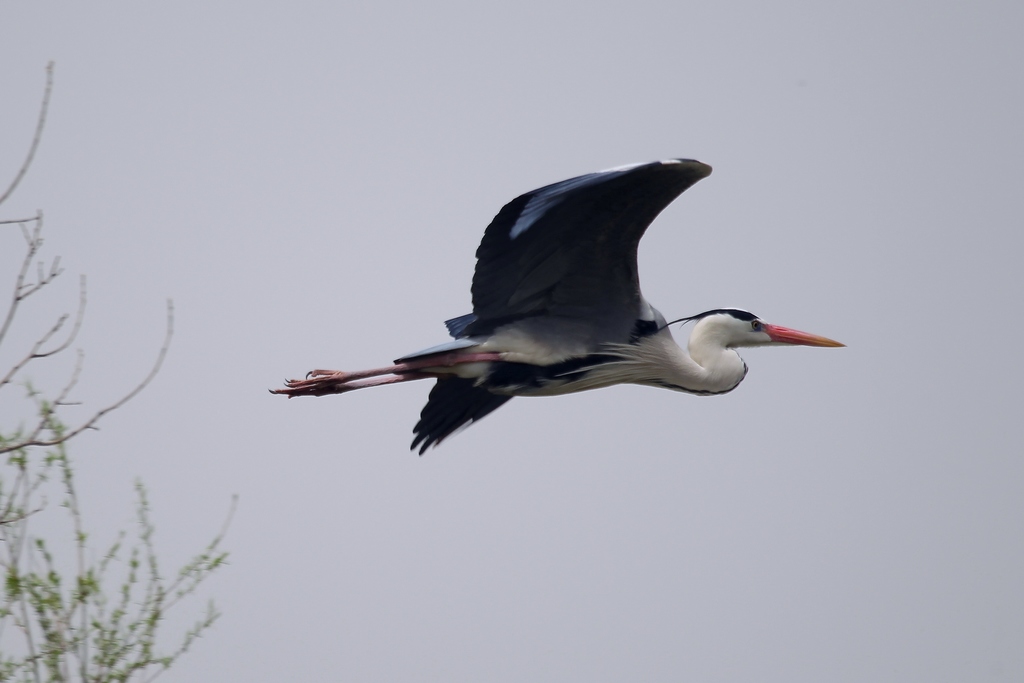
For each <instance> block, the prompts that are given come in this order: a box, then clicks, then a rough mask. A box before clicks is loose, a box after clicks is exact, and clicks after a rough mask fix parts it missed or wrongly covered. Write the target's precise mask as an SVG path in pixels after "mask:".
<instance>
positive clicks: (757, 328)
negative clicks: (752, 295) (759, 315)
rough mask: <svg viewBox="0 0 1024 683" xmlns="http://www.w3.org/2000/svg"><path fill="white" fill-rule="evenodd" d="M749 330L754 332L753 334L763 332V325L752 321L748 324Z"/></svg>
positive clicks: (758, 321)
mask: <svg viewBox="0 0 1024 683" xmlns="http://www.w3.org/2000/svg"><path fill="white" fill-rule="evenodd" d="M750 329H752V330H754V332H761V331H763V330H764V325H762V324H761V321H760V320H753V321H751V323H750Z"/></svg>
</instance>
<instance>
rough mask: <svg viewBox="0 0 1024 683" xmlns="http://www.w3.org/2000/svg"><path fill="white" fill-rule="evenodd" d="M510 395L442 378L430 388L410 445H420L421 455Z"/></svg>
mask: <svg viewBox="0 0 1024 683" xmlns="http://www.w3.org/2000/svg"><path fill="white" fill-rule="evenodd" d="M510 398H512V397H511V396H501V395H499V394H492V393H491V392H489V391H487V390H486V389H482V388H480V387H478V386H475V385H474V383H473V380H471V379H463V378H462V377H442V378H440V379H438V380H437V383H436V384H435V385H434V388H433V389H431V390H430V398H428V399H427V405H425V406H423V410H422V411H421V412H420V421H419V422H417V423H416V426H415V427H413V429H412V431H413V434H415V435H416V436H415V438H414V439H413V440H412V445H411V446H410V447H409V448H410V449H412V450H415V449H416V447H417V446H419V447H420V455H423V454H424V453H425V452H426V450H427V449H428V448H430V447H431V446H434V445H437V444H439V443H441V442H442V441H444V439H446V438H447V437H449V436H451V435H452V433H454V432H455V431H457V430H458V429H460V428H462V427H464V426H467V425H469V424H470V423H473V422H476V421H477V420H480V419H482V418H483V417H484V416H485V415H487V414H488V413H490V412H492V411H494V410H497V409H498V408H500V407H501V406H503V405H504V404H505V402H506V401H508V400H509V399H510ZM421 444H422V445H421Z"/></svg>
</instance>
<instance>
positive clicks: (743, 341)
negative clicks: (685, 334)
mask: <svg viewBox="0 0 1024 683" xmlns="http://www.w3.org/2000/svg"><path fill="white" fill-rule="evenodd" d="M691 320H692V321H696V324H695V325H694V327H693V332H692V333H691V334H690V341H691V345H692V344H693V343H694V342H695V341H697V340H699V343H700V344H701V345H702V346H712V345H713V346H720V347H722V348H727V349H735V348H739V347H742V346H776V345H787V346H846V345H845V344H841V343H840V342H837V341H834V340H832V339H828V338H827V337H819V336H818V335H816V334H809V333H807V332H800V331H799V330H792V329H790V328H788V327H782V326H781V325H772V324H770V323H766V322H764V321H763V320H761V319H760V318H758V317H757V316H756V315H754V314H753V313H750V312H749V311H744V310H741V309H738V308H716V309H714V310H711V311H705V312H704V313H699V314H697V315H694V316H691V317H689V318H681V319H680V320H678V321H676V322H687V321H691Z"/></svg>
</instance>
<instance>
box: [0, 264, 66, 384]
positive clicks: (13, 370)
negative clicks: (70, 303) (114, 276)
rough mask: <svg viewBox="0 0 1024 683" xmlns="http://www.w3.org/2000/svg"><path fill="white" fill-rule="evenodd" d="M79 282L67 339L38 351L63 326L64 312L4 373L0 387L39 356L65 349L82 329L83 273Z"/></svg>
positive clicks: (0, 338)
mask: <svg viewBox="0 0 1024 683" xmlns="http://www.w3.org/2000/svg"><path fill="white" fill-rule="evenodd" d="M79 283H80V284H79V295H78V312H77V313H76V314H75V324H74V326H73V327H72V328H71V332H70V333H69V334H68V336H67V339H65V340H64V341H63V342H61V343H60V344H59V345H57V346H56V347H54V348H52V349H50V350H49V351H40V349H41V348H42V347H43V345H45V344H46V342H48V341H49V340H50V338H51V337H53V336H54V335H55V334H57V332H59V331H60V329H61V328H62V327H63V326H64V323H66V322H67V320H68V314H67V313H65V314H64V315H62V316H61V317H59V318H57V322H55V323H54V324H53V327H51V328H50V329H49V330H48V331H47V332H46V333H45V334H44V335H43V336H42V337H40V338H39V339H37V340H36V341H35V343H34V344H33V345H32V348H31V349H29V352H28V353H27V354H25V356H24V357H23V358H22V359H21V360H19V361H18V362H17V363H15V364H14V365H12V366H11V367H10V369H9V370H8V371H7V374H6V375H4V376H3V377H2V378H0V389H3V388H4V386H5V385H7V384H9V383H10V382H11V381H12V380H13V379H14V377H15V375H17V374H18V372H19V371H20V370H21V369H22V368H24V367H25V366H26V365H28V364H29V363H31V362H32V361H34V360H37V359H39V358H47V357H48V356H53V355H56V354H58V353H60V352H62V351H65V350H67V348H68V347H69V346H71V342H73V341H74V340H75V337H77V336H78V331H79V330H81V329H82V320H83V319H84V317H85V302H86V297H85V276H84V275H83V276H82V277H81V279H80V280H79ZM2 340H3V338H2V337H0V341H2ZM79 362H81V359H79ZM76 372H77V370H76Z"/></svg>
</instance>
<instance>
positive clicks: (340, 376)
mask: <svg viewBox="0 0 1024 683" xmlns="http://www.w3.org/2000/svg"><path fill="white" fill-rule="evenodd" d="M351 379H352V377H351V376H350V373H347V372H337V371H334V370H311V371H310V372H308V373H306V378H305V379H289V380H285V383H284V388H283V389H271V390H270V393H272V394H281V395H283V396H287V397H288V398H292V397H293V396H327V395H328V394H342V393H345V392H346V391H351V390H352V389H357V388H358V387H354V386H347V384H348V382H349V381H351Z"/></svg>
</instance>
